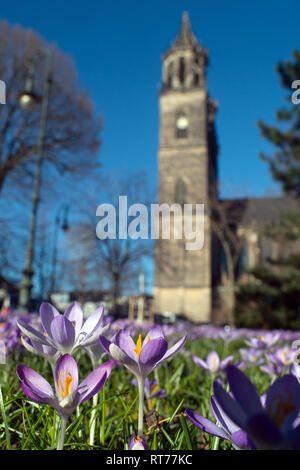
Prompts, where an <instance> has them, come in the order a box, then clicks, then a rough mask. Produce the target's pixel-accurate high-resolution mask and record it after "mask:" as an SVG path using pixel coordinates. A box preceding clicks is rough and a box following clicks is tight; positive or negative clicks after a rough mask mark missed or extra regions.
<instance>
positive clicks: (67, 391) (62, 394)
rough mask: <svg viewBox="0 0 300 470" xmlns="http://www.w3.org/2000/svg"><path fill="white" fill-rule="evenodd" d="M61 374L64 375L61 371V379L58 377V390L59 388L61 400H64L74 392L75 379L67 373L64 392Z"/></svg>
mask: <svg viewBox="0 0 300 470" xmlns="http://www.w3.org/2000/svg"><path fill="white" fill-rule="evenodd" d="M61 374H62V371H60V373H59V377H58V388H59V393H60V398H61V399H63V398H65V397H67V396H68V395H70V393H71V392H72V382H73V377H72V375H71V374H70V372H67V374H66V377H65V386H64V391H63V390H62V386H61Z"/></svg>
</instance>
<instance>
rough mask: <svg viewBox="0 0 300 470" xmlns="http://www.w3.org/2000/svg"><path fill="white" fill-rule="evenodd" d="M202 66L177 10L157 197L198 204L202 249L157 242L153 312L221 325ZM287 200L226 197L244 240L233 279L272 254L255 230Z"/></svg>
mask: <svg viewBox="0 0 300 470" xmlns="http://www.w3.org/2000/svg"><path fill="white" fill-rule="evenodd" d="M207 64H208V52H207V50H206V49H204V48H202V47H201V45H200V44H199V42H198V40H197V38H196V37H195V35H194V34H193V32H192V29H191V25H190V21H189V17H188V14H187V13H184V14H183V18H182V24H181V28H180V31H179V33H178V35H177V37H176V39H175V40H174V42H173V43H172V45H171V47H170V48H169V49H168V50H167V51H166V52H165V53H164V54H163V56H162V85H161V90H160V94H159V118H160V119H159V122H160V126H159V150H158V175H159V178H158V180H159V184H158V202H159V204H164V203H167V204H168V205H170V206H171V205H173V204H181V205H183V204H194V205H195V204H204V246H203V248H202V249H200V250H197V251H187V250H186V249H185V241H186V240H184V239H175V238H173V239H172V237H171V239H170V240H167V239H161V238H159V239H158V240H156V244H155V281H154V292H153V293H154V311H155V312H156V313H158V314H162V315H167V314H169V313H172V314H176V315H183V316H184V317H187V318H188V319H189V320H191V321H194V322H199V323H200V322H211V321H215V323H218V322H219V323H222V322H223V323H225V322H227V321H228V318H229V316H230V311H231V309H232V307H233V305H231V300H230V299H231V298H232V296H230V289H231V290H232V286H231V287H230V286H228V282H227V278H228V269H227V268H228V266H226V261H224V258H225V257H224V250H223V249H222V244H221V243H220V237H218V236H217V233H216V231H215V230H214V229H213V220H212V217H213V215H212V211H211V210H209V208H210V207H211V204H210V202H211V200H212V198H214V200H215V199H216V198H217V199H218V174H217V157H218V145H217V139H216V133H215V114H216V110H217V105H216V103H215V102H214V101H213V100H212V99H211V98H210V96H209V93H208V87H207V82H206V67H207ZM274 201H276V204H274ZM227 202H228V201H227ZM223 203H224V204H225V203H226V201H223ZM286 205H287V201H286V200H285V199H284V198H277V199H273V198H259V199H255V198H253V199H241V200H230V201H229V204H227V208H226V210H227V214H228V217H229V216H230V215H231V214H232V213H233V212H234V211H235V210H236V208H237V212H238V214H239V215H238V219H239V224H238V225H237V224H235V226H234V227H232V229H233V230H234V231H235V232H238V233H239V235H240V237H242V239H243V245H242V247H241V250H240V254H239V257H238V258H239V259H238V262H237V263H236V266H235V268H234V275H235V279H237V278H239V279H242V276H241V274H242V272H243V270H245V269H248V268H250V267H252V266H254V265H255V264H256V263H264V262H265V260H266V259H267V255H268V256H269V255H270V253H271V254H272V256H275V255H274V253H275V252H276V249H275V248H276V247H274V246H270V243H271V242H270V241H268V240H266V239H265V238H263V237H262V236H261V235H260V227H261V226H262V225H263V224H264V223H265V222H266V221H267V220H269V221H270V220H272V219H273V218H277V217H278V214H279V213H280V211H281V210H283V209H284V208H285V207H286ZM174 217H176V215H175V214H174V215H173V218H174ZM191 217H194V216H193V214H192V215H191ZM275 254H276V253H275ZM227 264H228V263H227ZM224 312H225V316H224ZM218 315H219V317H218ZM226 315H227V316H226Z"/></svg>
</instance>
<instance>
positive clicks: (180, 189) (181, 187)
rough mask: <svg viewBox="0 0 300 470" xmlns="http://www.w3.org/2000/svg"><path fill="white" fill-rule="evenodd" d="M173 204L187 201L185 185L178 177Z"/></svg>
mask: <svg viewBox="0 0 300 470" xmlns="http://www.w3.org/2000/svg"><path fill="white" fill-rule="evenodd" d="M174 199H175V204H181V205H183V204H186V203H187V185H186V183H185V181H184V180H183V179H182V178H178V179H177V181H176V185H175V198H174Z"/></svg>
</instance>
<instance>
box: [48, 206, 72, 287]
mask: <svg viewBox="0 0 300 470" xmlns="http://www.w3.org/2000/svg"><path fill="white" fill-rule="evenodd" d="M68 211H69V208H68V206H66V205H62V206H60V207H59V209H58V211H57V213H56V217H55V227H54V243H53V256H52V274H51V281H50V289H49V294H50V293H51V292H53V291H54V289H55V280H56V262H57V242H58V234H59V229H60V228H61V229H62V230H63V231H64V232H67V231H68V230H69V224H68Z"/></svg>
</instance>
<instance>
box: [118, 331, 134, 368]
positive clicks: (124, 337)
mask: <svg viewBox="0 0 300 470" xmlns="http://www.w3.org/2000/svg"><path fill="white" fill-rule="evenodd" d="M114 342H115V343H116V345H117V346H118V347H119V348H120V349H122V351H124V352H125V353H126V354H127V356H129V357H130V358H131V359H133V360H134V361H135V362H137V359H138V357H137V354H136V352H135V349H136V344H134V341H133V339H132V338H131V336H130V335H129V333H128V331H126V330H120V331H118V333H117V334H116V338H115V341H114Z"/></svg>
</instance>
